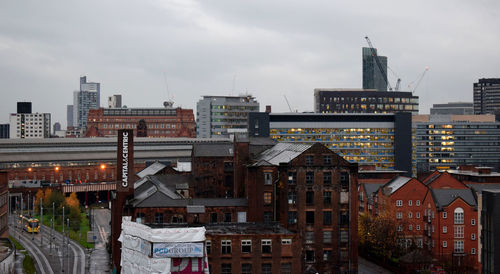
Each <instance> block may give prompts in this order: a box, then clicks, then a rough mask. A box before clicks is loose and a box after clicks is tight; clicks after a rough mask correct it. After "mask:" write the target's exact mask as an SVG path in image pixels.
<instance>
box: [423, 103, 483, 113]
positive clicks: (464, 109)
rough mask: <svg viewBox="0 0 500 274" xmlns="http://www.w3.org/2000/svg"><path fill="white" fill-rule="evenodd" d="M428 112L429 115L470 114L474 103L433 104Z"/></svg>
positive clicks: (472, 111)
mask: <svg viewBox="0 0 500 274" xmlns="http://www.w3.org/2000/svg"><path fill="white" fill-rule="evenodd" d="M430 113H431V115H472V114H474V104H473V103H468V102H450V103H446V104H433V105H432V107H431V111H430Z"/></svg>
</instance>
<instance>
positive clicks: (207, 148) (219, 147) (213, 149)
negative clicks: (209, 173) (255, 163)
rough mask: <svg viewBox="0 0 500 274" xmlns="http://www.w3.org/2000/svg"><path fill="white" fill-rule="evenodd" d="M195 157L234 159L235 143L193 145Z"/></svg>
mask: <svg viewBox="0 0 500 274" xmlns="http://www.w3.org/2000/svg"><path fill="white" fill-rule="evenodd" d="M193 156H194V157H232V156H234V145H233V143H229V142H227V143H196V144H194V145H193Z"/></svg>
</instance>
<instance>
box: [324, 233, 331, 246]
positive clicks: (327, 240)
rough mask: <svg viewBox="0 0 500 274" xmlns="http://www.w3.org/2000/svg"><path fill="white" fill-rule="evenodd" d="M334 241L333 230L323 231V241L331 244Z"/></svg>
mask: <svg viewBox="0 0 500 274" xmlns="http://www.w3.org/2000/svg"><path fill="white" fill-rule="evenodd" d="M331 242H332V232H331V231H323V243H325V244H329V243H331Z"/></svg>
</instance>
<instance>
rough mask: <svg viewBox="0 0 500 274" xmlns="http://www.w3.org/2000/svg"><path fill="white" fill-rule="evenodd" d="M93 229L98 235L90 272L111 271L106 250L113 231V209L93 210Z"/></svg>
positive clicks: (91, 258) (91, 257) (92, 254)
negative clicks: (111, 223)
mask: <svg viewBox="0 0 500 274" xmlns="http://www.w3.org/2000/svg"><path fill="white" fill-rule="evenodd" d="M92 220H93V222H92V223H93V224H92V230H93V231H94V235H95V236H96V242H95V246H94V250H92V253H91V255H90V263H91V264H90V273H105V272H111V269H110V263H109V262H110V258H109V253H108V251H107V250H106V243H107V242H108V240H109V239H108V236H109V235H110V233H111V226H110V224H109V222H110V221H111V211H110V210H109V209H93V210H92Z"/></svg>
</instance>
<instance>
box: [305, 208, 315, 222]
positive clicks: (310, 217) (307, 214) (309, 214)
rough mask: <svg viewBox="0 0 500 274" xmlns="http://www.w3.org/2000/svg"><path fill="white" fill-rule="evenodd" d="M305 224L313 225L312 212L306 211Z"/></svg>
mask: <svg viewBox="0 0 500 274" xmlns="http://www.w3.org/2000/svg"><path fill="white" fill-rule="evenodd" d="M306 224H311V225H313V224H314V211H306Z"/></svg>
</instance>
